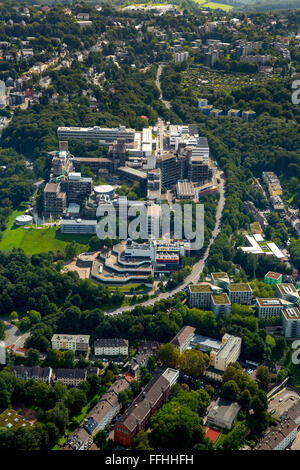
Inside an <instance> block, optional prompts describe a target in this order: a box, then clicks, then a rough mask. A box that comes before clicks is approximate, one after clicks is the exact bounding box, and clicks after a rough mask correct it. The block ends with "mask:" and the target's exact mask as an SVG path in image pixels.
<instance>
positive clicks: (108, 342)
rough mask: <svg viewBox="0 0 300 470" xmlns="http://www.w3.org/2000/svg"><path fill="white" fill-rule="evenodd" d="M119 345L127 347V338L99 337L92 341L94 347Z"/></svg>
mask: <svg viewBox="0 0 300 470" xmlns="http://www.w3.org/2000/svg"><path fill="white" fill-rule="evenodd" d="M120 346H127V347H128V339H124V338H100V339H96V341H95V342H94V347H95V348H115V347H120Z"/></svg>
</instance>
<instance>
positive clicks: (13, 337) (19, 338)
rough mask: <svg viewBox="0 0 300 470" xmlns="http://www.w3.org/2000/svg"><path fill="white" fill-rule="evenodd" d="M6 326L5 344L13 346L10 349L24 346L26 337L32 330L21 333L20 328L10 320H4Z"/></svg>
mask: <svg viewBox="0 0 300 470" xmlns="http://www.w3.org/2000/svg"><path fill="white" fill-rule="evenodd" d="M4 323H5V326H6V332H5V340H4V342H5V346H6V347H7V346H13V347H12V348H10V349H14V350H16V348H23V347H24V343H25V341H26V339H27V338H28V337H29V336H30V332H27V333H24V334H23V335H22V334H21V332H20V330H19V329H18V328H17V327H16V326H15V325H13V324H11V323H10V322H8V321H4Z"/></svg>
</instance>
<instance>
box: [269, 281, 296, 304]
mask: <svg viewBox="0 0 300 470" xmlns="http://www.w3.org/2000/svg"><path fill="white" fill-rule="evenodd" d="M275 295H277V297H279V298H280V299H284V300H287V301H288V302H294V303H295V304H300V297H299V294H298V292H297V290H296V288H295V286H294V284H277V285H276V289H275Z"/></svg>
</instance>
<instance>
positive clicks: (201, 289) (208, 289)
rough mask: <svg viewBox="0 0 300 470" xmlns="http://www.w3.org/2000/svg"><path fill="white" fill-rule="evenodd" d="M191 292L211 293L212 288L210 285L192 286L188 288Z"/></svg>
mask: <svg viewBox="0 0 300 470" xmlns="http://www.w3.org/2000/svg"><path fill="white" fill-rule="evenodd" d="M189 289H190V291H191V292H211V291H212V288H211V285H210V284H208V283H207V284H194V285H192V286H189Z"/></svg>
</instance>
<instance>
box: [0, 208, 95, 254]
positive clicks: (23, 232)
mask: <svg viewBox="0 0 300 470" xmlns="http://www.w3.org/2000/svg"><path fill="white" fill-rule="evenodd" d="M23 213H24V210H16V211H14V212H13V213H12V214H11V216H10V217H9V220H8V223H7V228H6V230H4V232H3V233H2V239H1V241H0V251H4V252H8V251H11V250H12V249H13V248H22V249H23V251H24V253H26V254H27V255H34V254H36V253H45V252H48V251H54V252H55V253H56V252H57V250H59V251H62V252H63V253H64V252H65V248H66V244H67V243H69V242H71V241H72V240H74V241H75V242H76V243H78V253H82V252H84V251H87V250H88V242H89V239H90V236H89V235H69V234H68V235H66V234H62V233H60V229H59V228H58V227H48V228H42V227H40V228H36V227H35V226H34V225H32V226H31V228H27V229H26V228H24V227H22V226H21V227H20V226H17V225H15V219H16V217H17V216H18V215H20V214H23Z"/></svg>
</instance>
